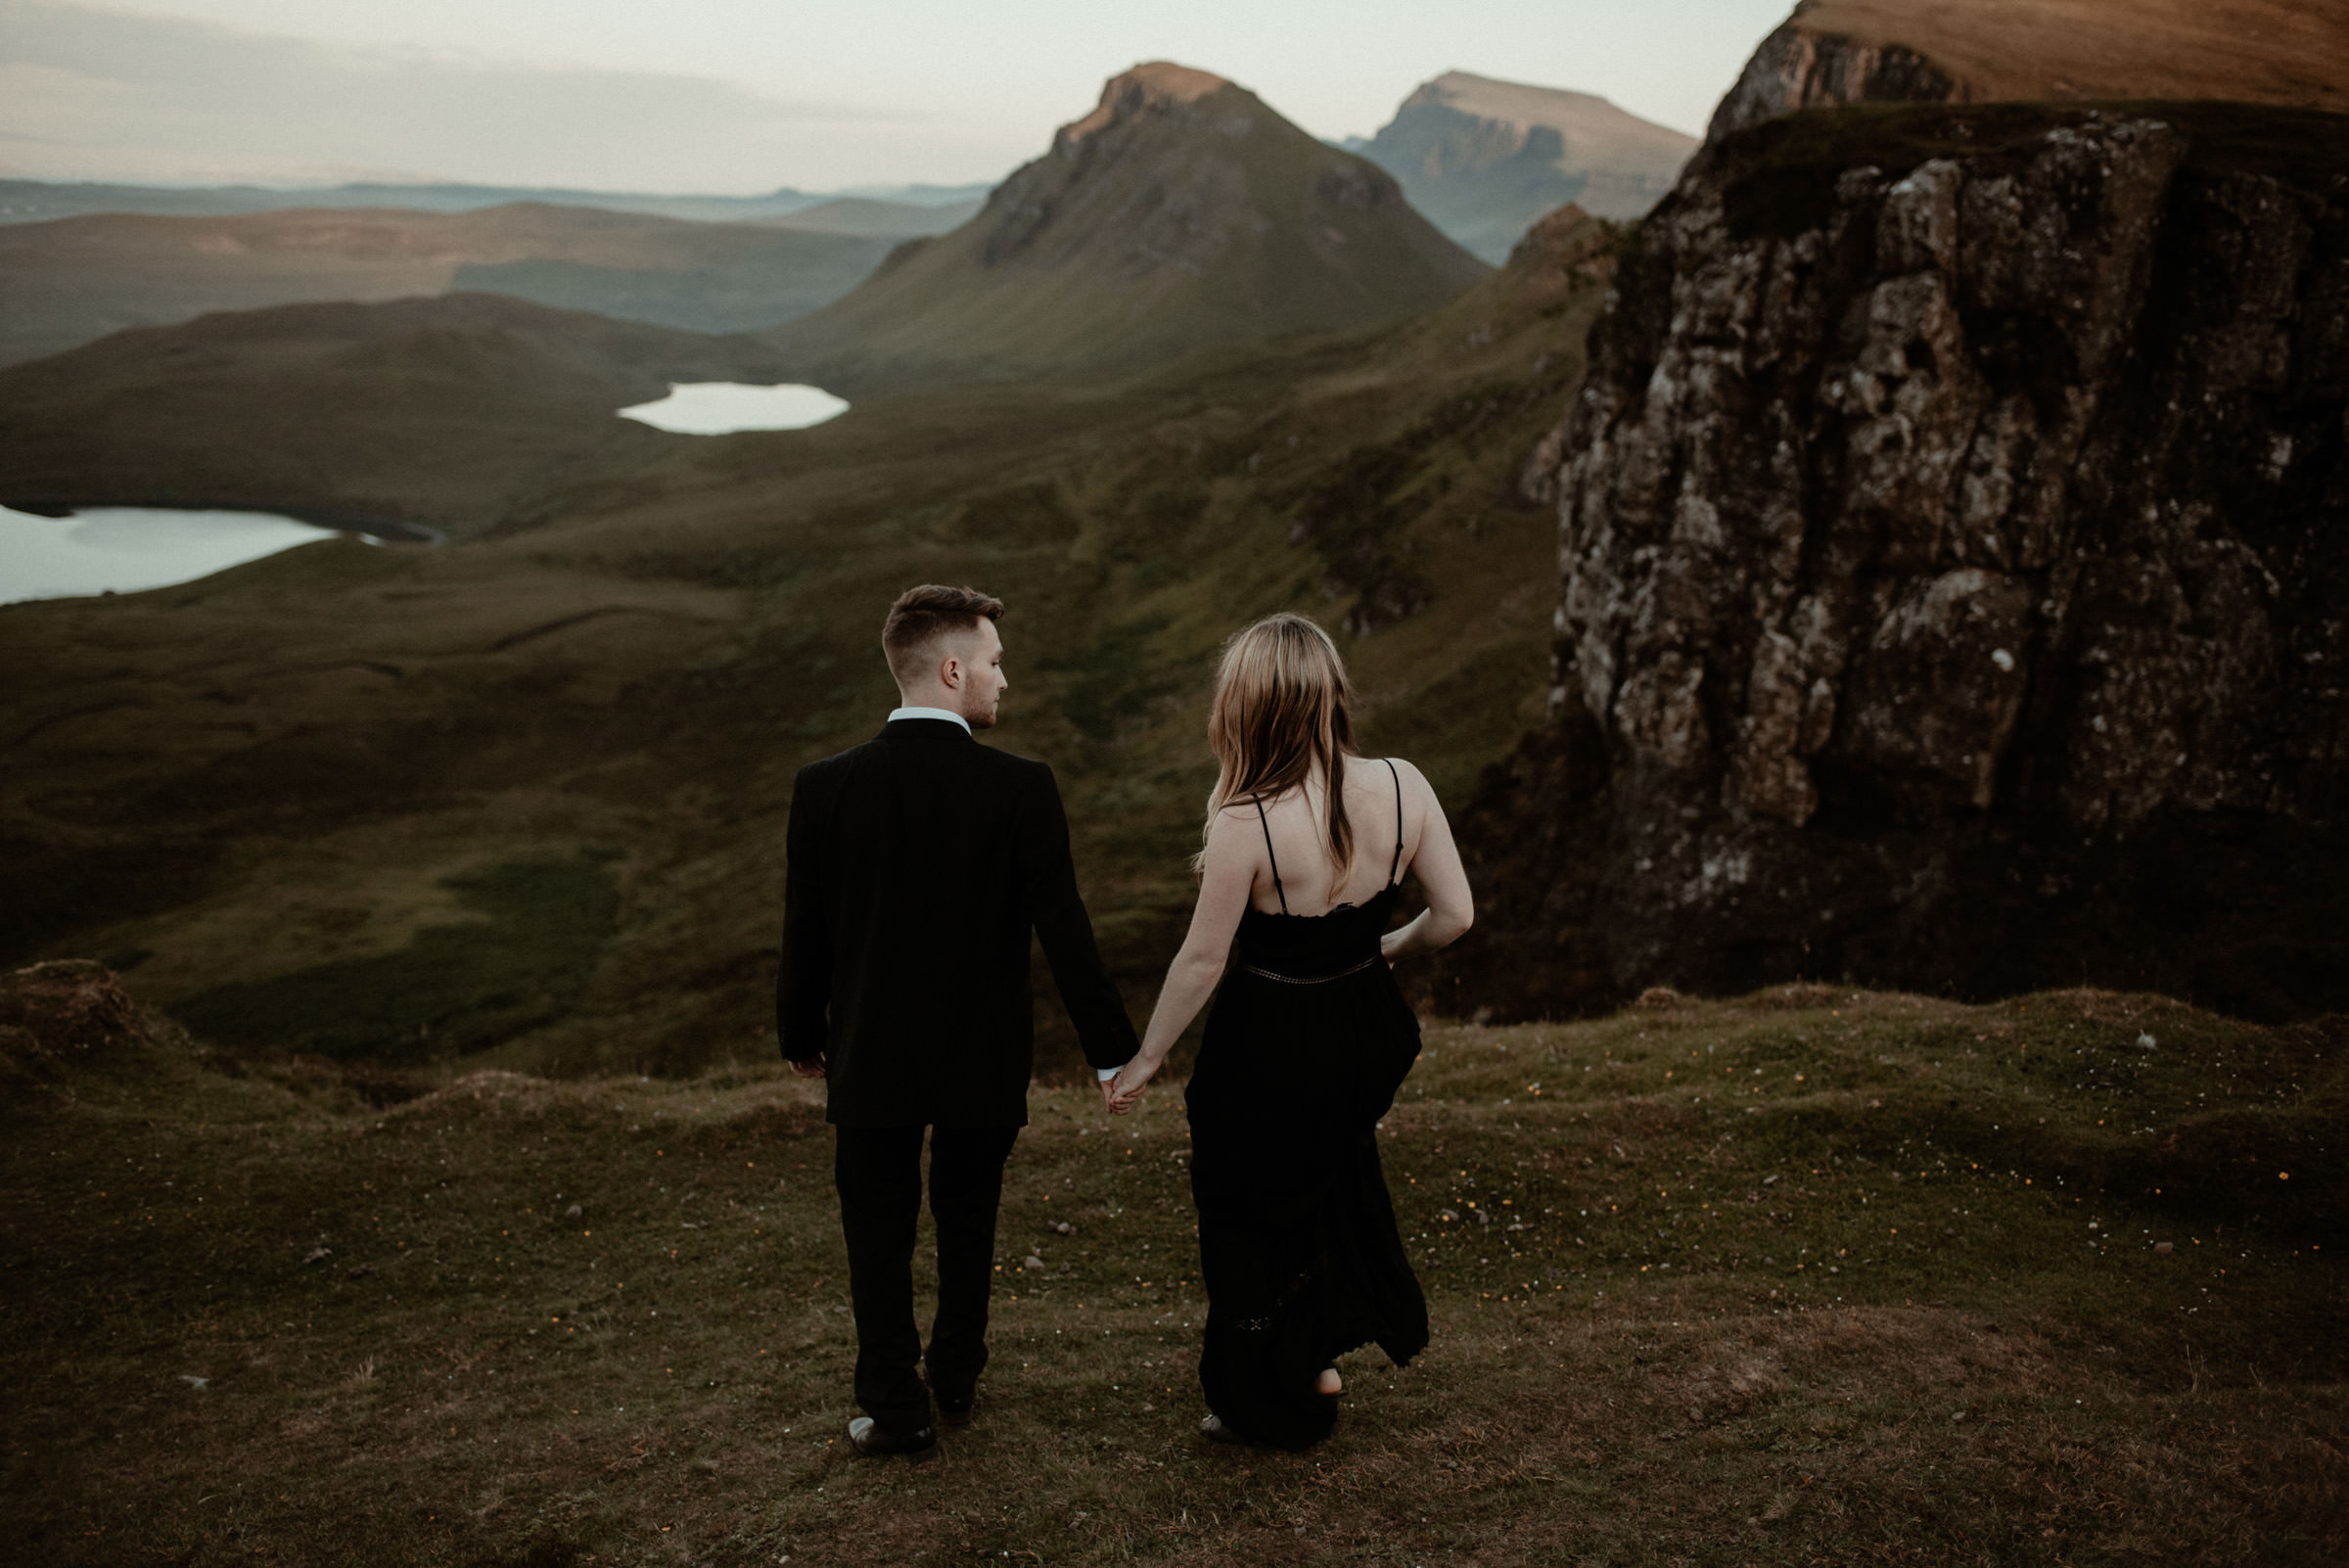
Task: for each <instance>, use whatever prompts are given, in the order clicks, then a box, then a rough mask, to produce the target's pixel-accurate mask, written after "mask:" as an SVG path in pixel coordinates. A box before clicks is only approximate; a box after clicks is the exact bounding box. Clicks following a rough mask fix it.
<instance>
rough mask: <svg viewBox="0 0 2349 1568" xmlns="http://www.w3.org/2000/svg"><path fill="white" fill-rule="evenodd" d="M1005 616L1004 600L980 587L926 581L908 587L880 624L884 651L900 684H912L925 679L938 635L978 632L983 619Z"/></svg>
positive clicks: (996, 618) (899, 595)
mask: <svg viewBox="0 0 2349 1568" xmlns="http://www.w3.org/2000/svg"><path fill="white" fill-rule="evenodd" d="M1002 619H1003V601H1002V600H1000V599H996V598H992V597H990V596H989V595H987V594H984V593H981V592H980V591H979V590H978V589H977V588H949V587H947V586H945V585H944V583H938V582H925V583H923V584H922V585H921V586H920V587H918V588H907V589H906V590H905V591H904V592H903V593H900V594H898V602H897V603H896V604H893V605H891V606H890V607H889V619H888V620H887V621H884V622H882V623H881V653H882V656H883V657H884V658H886V659H887V660H888V661H889V672H890V673H891V674H892V675H895V676H896V677H897V680H898V685H900V686H910V685H914V684H916V683H917V682H919V681H920V680H921V679H923V678H924V675H925V674H926V671H925V669H924V668H923V667H924V666H925V665H926V664H927V663H928V662H929V660H928V657H927V656H928V654H929V652H930V650H931V649H932V648H933V647H934V646H935V645H936V644H937V642H938V640H939V638H941V637H944V636H946V635H948V634H949V633H952V632H957V631H976V630H977V629H978V628H979V623H980V622H981V621H1000V620H1002Z"/></svg>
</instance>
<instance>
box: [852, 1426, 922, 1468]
mask: <svg viewBox="0 0 2349 1568" xmlns="http://www.w3.org/2000/svg"><path fill="white" fill-rule="evenodd" d="M849 1445H850V1447H852V1448H853V1449H854V1450H855V1451H856V1452H857V1453H861V1454H863V1455H864V1456H865V1457H866V1458H868V1459H879V1458H886V1457H887V1456H888V1455H890V1454H893V1453H902V1454H903V1455H905V1457H907V1458H908V1459H911V1460H913V1461H914V1462H915V1463H916V1464H919V1463H920V1462H921V1461H922V1460H924V1459H931V1458H936V1457H937V1456H938V1434H937V1433H936V1432H934V1431H932V1430H931V1429H930V1428H929V1427H926V1426H925V1427H923V1428H921V1429H920V1430H918V1431H914V1432H908V1433H906V1434H905V1435H904V1436H903V1437H891V1436H889V1435H888V1434H886V1433H884V1432H883V1431H882V1430H881V1428H880V1426H879V1425H878V1424H877V1423H876V1422H875V1421H874V1420H873V1418H872V1417H871V1416H869V1415H859V1416H857V1417H855V1418H854V1419H852V1420H851V1421H850V1422H849Z"/></svg>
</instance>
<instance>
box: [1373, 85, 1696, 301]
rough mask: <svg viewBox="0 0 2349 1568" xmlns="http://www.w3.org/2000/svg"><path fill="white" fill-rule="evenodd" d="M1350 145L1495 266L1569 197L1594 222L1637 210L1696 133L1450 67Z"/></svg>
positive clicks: (1578, 96) (1676, 167) (1659, 193)
mask: <svg viewBox="0 0 2349 1568" xmlns="http://www.w3.org/2000/svg"><path fill="white" fill-rule="evenodd" d="M1346 146H1347V147H1348V149H1349V150H1351V151H1353V152H1358V153H1359V154H1361V155H1362V156H1363V157H1364V158H1367V159H1368V160H1370V161H1372V162H1374V163H1376V164H1378V166H1379V167H1381V168H1383V169H1385V170H1386V171H1387V172H1388V173H1390V174H1392V175H1394V176H1395V178H1396V179H1397V180H1398V181H1399V182H1400V183H1401V184H1402V186H1403V191H1404V194H1405V196H1407V197H1408V198H1409V199H1410V202H1411V205H1412V206H1413V207H1415V208H1418V209H1419V210H1420V211H1421V212H1423V213H1425V214H1426V215H1427V217H1428V219H1429V221H1430V222H1432V223H1434V224H1435V225H1436V227H1438V228H1439V229H1442V230H1443V231H1444V232H1445V233H1446V234H1447V235H1449V236H1451V239H1452V240H1453V241H1455V242H1456V243H1458V244H1459V245H1461V246H1462V247H1464V248H1465V249H1467V250H1468V251H1470V252H1473V253H1474V254H1476V255H1478V256H1480V257H1482V258H1483V259H1485V260H1487V261H1490V262H1494V263H1496V264H1497V263H1499V262H1501V261H1503V260H1505V259H1506V258H1507V256H1508V254H1509V249H1510V247H1512V246H1513V245H1515V244H1516V243H1517V241H1518V240H1519V239H1520V238H1521V237H1522V236H1523V235H1524V234H1525V233H1526V231H1527V230H1528V229H1530V228H1531V227H1532V226H1533V225H1534V223H1535V222H1536V221H1537V220H1539V219H1540V218H1541V217H1542V216H1543V214H1544V213H1547V212H1550V211H1552V210H1554V209H1556V208H1560V207H1563V206H1565V205H1566V204H1567V203H1569V202H1571V203H1573V204H1574V205H1575V206H1577V207H1580V208H1583V210H1584V211H1586V212H1589V213H1590V214H1591V215H1593V216H1595V217H1609V218H1631V217H1637V216H1639V215H1640V214H1641V213H1643V212H1645V211H1646V210H1647V209H1648V208H1651V207H1653V206H1655V205H1656V203H1657V202H1659V201H1661V200H1663V197H1664V194H1665V193H1666V192H1667V191H1669V190H1671V189H1672V182H1673V180H1674V179H1675V178H1676V177H1677V176H1678V175H1679V173H1680V170H1681V164H1682V163H1684V162H1685V161H1687V159H1688V155H1689V154H1691V153H1693V152H1694V151H1695V150H1696V147H1697V140H1696V138H1695V137H1693V136H1688V135H1685V134H1683V133H1681V132H1680V131H1676V130H1674V129H1672V128H1671V127H1669V126H1666V125H1658V124H1655V123H1653V122H1652V121H1649V120H1644V119H1641V118H1639V117H1638V116H1637V115H1632V114H1627V113H1626V112H1625V111H1623V110H1621V109H1618V108H1617V107H1616V106H1615V105H1613V104H1611V103H1609V102H1608V101H1607V100H1606V99H1604V98H1600V97H1597V96H1595V95H1593V94H1590V93H1578V92H1568V91H1566V90H1564V89H1562V88H1556V87H1535V86H1528V85H1526V84H1524V83H1521V82H1510V81H1498V80H1496V79H1494V78H1493V77H1490V76H1478V75H1472V74H1471V73H1469V72H1467V71H1464V70H1452V71H1447V72H1445V73H1444V74H1443V75H1441V76H1438V77H1436V78H1435V79H1434V80H1433V81H1429V82H1425V83H1423V84H1421V85H1420V86H1419V87H1418V88H1417V89H1416V90H1415V91H1414V92H1412V94H1411V95H1410V96H1409V97H1408V98H1406V99H1405V100H1404V101H1403V105H1402V107H1401V108H1400V109H1398V110H1397V111H1396V112H1395V117H1394V118H1393V119H1392V120H1390V121H1388V123H1387V124H1386V125H1384V126H1382V127H1381V128H1380V129H1379V132H1378V134H1377V135H1375V136H1372V137H1370V138H1368V139H1367V140H1364V139H1361V138H1356V139H1354V140H1352V141H1349V142H1348V143H1346Z"/></svg>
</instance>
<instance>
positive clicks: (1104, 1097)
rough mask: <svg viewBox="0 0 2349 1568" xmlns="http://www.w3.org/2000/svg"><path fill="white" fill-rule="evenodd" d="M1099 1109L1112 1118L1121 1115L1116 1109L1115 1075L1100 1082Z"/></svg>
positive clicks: (1116, 1086) (1116, 1081)
mask: <svg viewBox="0 0 2349 1568" xmlns="http://www.w3.org/2000/svg"><path fill="white" fill-rule="evenodd" d="M1101 1108H1102V1109H1103V1110H1105V1111H1107V1112H1109V1114H1110V1115H1112V1116H1118V1115H1121V1114H1123V1113H1121V1112H1120V1110H1119V1109H1118V1080H1117V1077H1116V1075H1115V1074H1112V1075H1111V1076H1110V1077H1108V1078H1105V1079H1103V1080H1102V1081H1101Z"/></svg>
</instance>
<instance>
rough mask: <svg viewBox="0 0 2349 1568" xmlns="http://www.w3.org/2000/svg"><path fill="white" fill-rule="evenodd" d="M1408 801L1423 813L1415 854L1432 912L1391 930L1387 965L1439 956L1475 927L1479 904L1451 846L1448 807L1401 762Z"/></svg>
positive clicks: (1382, 944)
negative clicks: (1419, 957)
mask: <svg viewBox="0 0 2349 1568" xmlns="http://www.w3.org/2000/svg"><path fill="white" fill-rule="evenodd" d="M1397 769H1398V771H1399V772H1400V773H1401V774H1402V775H1403V788H1404V793H1405V797H1406V798H1407V799H1408V801H1409V802H1410V803H1412V805H1413V806H1415V807H1416V808H1417V810H1418V811H1419V812H1420V813H1421V818H1422V822H1423V824H1424V825H1423V826H1422V827H1421V828H1420V830H1419V848H1418V849H1417V850H1416V851H1415V852H1413V853H1412V855H1411V869H1412V870H1413V871H1415V872H1416V873H1418V877H1419V888H1420V891H1421V892H1423V893H1425V894H1426V895H1427V907H1426V908H1425V909H1422V910H1421V911H1419V915H1418V917H1417V918H1416V919H1414V920H1411V921H1409V922H1408V923H1406V924H1405V925H1403V926H1400V927H1398V928H1397V929H1396V930H1393V931H1390V932H1388V933H1387V934H1386V936H1385V937H1383V938H1381V939H1380V941H1379V950H1380V951H1382V952H1383V953H1385V954H1386V958H1387V962H1389V963H1394V962H1395V961H1396V960H1397V959H1400V958H1414V957H1417V956H1418V955H1419V954H1421V953H1427V952H1435V951H1437V950H1438V949H1440V948H1443V947H1448V946H1450V945H1451V944H1453V943H1455V942H1457V941H1458V940H1459V939H1460V937H1461V935H1462V934H1463V933H1465V932H1466V931H1467V929H1468V928H1469V927H1470V926H1472V925H1474V924H1475V923H1476V899H1475V898H1474V897H1473V896H1472V895H1471V894H1470V893H1469V891H1468V872H1467V868H1466V867H1464V866H1462V865H1461V864H1460V849H1459V846H1458V845H1456V844H1454V843H1452V841H1451V822H1449V821H1447V820H1446V819H1445V816H1444V803H1443V802H1441V801H1439V800H1437V799H1436V791H1435V787H1434V786H1433V785H1431V784H1429V783H1428V781H1427V776H1426V775H1425V774H1424V773H1421V772H1420V771H1419V769H1417V768H1416V767H1413V766H1412V765H1411V764H1410V763H1408V762H1403V761H1398V763H1397Z"/></svg>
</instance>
